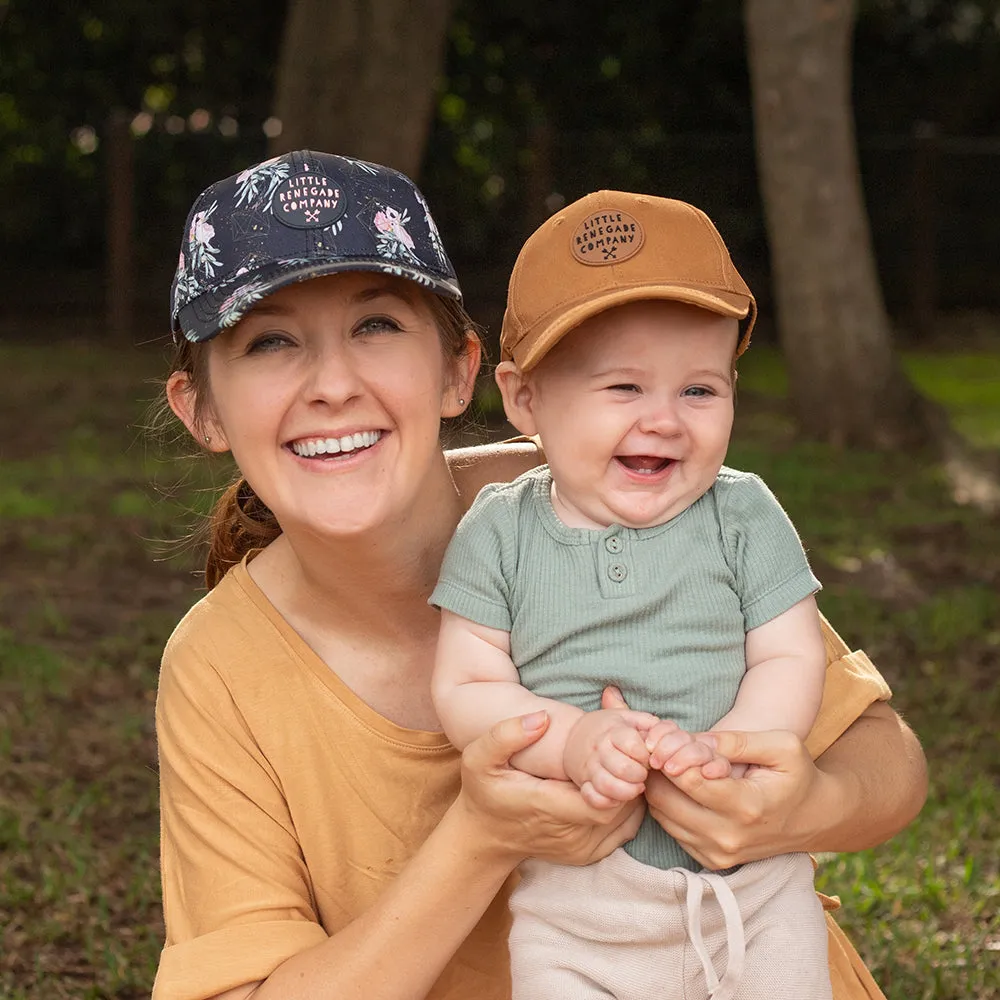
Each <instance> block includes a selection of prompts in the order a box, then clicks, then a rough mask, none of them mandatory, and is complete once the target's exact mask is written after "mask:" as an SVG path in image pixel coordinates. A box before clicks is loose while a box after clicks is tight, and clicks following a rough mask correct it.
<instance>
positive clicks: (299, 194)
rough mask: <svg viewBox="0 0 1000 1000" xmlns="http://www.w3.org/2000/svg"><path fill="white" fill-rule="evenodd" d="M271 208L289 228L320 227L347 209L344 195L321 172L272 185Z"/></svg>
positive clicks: (298, 175) (333, 220) (338, 187)
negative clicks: (275, 185) (276, 185)
mask: <svg viewBox="0 0 1000 1000" xmlns="http://www.w3.org/2000/svg"><path fill="white" fill-rule="evenodd" d="M271 211H272V212H273V213H274V217H275V218H276V219H277V220H278V221H279V222H283V223H284V224H285V225H286V226H291V227H292V229H323V228H325V227H326V226H329V225H331V223H334V222H336V221H337V219H339V218H340V217H341V216H342V215H343V214H344V212H346V211H347V196H346V195H345V194H344V192H343V190H342V189H341V187H340V185H339V184H337V183H336V182H335V181H331V180H330V179H329V178H328V177H324V176H323V174H319V173H316V174H312V173H310V174H296V175H295V176H294V177H289V178H288V180H286V181H283V182H282V183H281V184H279V185H278V187H277V188H275V191H274V194H273V195H272V196H271Z"/></svg>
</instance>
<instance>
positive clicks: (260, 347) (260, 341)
mask: <svg viewBox="0 0 1000 1000" xmlns="http://www.w3.org/2000/svg"><path fill="white" fill-rule="evenodd" d="M289 343H291V341H290V340H289V337H288V335H287V334H284V333H275V332H268V333H262V334H261V335H260V336H259V337H255V338H254V339H253V340H252V341H250V343H249V344H248V345H247V354H260V353H267V352H270V351H278V350H280V349H281V348H282V347H284V346H285V345H287V344H289Z"/></svg>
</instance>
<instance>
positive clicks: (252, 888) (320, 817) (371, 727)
mask: <svg viewBox="0 0 1000 1000" xmlns="http://www.w3.org/2000/svg"><path fill="white" fill-rule="evenodd" d="M827 638H828V651H829V653H830V658H831V661H832V662H831V664H830V667H829V669H828V673H827V689H826V695H825V697H824V701H823V708H822V711H821V713H820V717H819V719H818V721H817V723H816V727H815V729H814V732H813V734H812V735H811V736H810V738H809V741H808V742H809V747H810V749H811V750H812V752H813V753H814V754H818V753H820V752H821V751H822V750H823V749H825V748H826V747H827V746H828V745H829V744H830V743H832V742H833V741H834V740H835V739H836V738H837V737H838V736H839V735H840V734H841V733H842V732H843V731H844V730H845V729H846V728H847V727H848V726H849V725H850V724H851V723H852V722H853V721H854V720H855V719H856V718H857V717H858V716H859V715H860V714H861V713H862V712H863V711H864V710H865V709H866V708H867V707H868V706H869V705H870V704H871V703H872V702H874V701H876V700H878V699H886V698H888V696H889V689H888V687H887V686H886V684H885V682H884V681H883V680H882V678H881V677H880V676H879V674H878V672H877V671H876V670H875V668H874V667H873V666H872V664H871V663H870V661H869V660H868V659H867V657H866V656H865V655H864V654H863V653H850V652H849V651H848V650H847V647H846V646H844V644H843V643H842V642H840V640H839V637H837V636H836V634H835V633H833V632H832V630H831V631H830V632H829V633H828V636H827ZM156 727H157V736H158V740H159V755H160V800H161V831H162V843H161V854H162V878H163V900H164V913H165V919H166V928H167V940H166V946H165V947H164V949H163V954H162V957H161V959H160V967H159V972H158V974H157V978H156V984H155V986H154V988H153V1000H203V998H206V997H211V996H214V995H215V994H217V993H220V992H222V991H224V990H227V989H231V988H233V987H236V986H239V985H242V984H244V983H248V982H252V981H254V980H262V979H266V978H267V977H268V975H270V973H271V972H272V971H273V970H274V969H275V968H276V967H277V966H278V965H280V964H281V963H282V962H283V961H285V960H286V959H287V958H289V957H291V956H292V955H294V954H296V953H298V952H300V951H302V950H304V949H306V948H309V947H312V946H313V945H316V944H318V943H319V942H321V941H323V940H324V939H325V937H326V936H328V935H331V934H334V933H336V932H337V931H338V930H340V929H341V928H343V927H345V926H346V925H347V924H349V923H350V922H351V921H352V920H354V919H355V918H356V917H357V916H358V915H359V914H361V913H363V912H364V911H365V910H366V909H367V908H368V907H369V906H371V905H372V903H373V902H374V900H375V899H376V898H377V897H378V895H379V893H380V892H381V890H382V887H383V886H384V885H385V884H386V883H387V882H388V881H389V880H390V879H392V878H393V877H394V876H395V875H396V874H397V873H398V872H399V871H400V869H401V868H402V867H403V866H404V865H405V864H406V862H407V860H408V858H409V857H410V856H411V854H412V853H413V852H414V850H415V849H416V848H417V847H418V846H419V845H420V844H421V843H422V842H423V840H424V839H425V838H426V837H427V835H428V834H429V832H430V831H431V830H432V829H433V828H434V826H435V825H436V824H437V823H438V821H439V820H440V818H441V816H442V815H443V813H444V811H445V810H446V808H447V807H448V804H449V803H450V802H451V801H452V799H453V798H454V796H455V794H456V793H457V790H458V783H459V757H458V754H457V752H456V751H455V750H454V748H453V747H451V746H450V745H449V744H448V742H447V741H446V740H445V738H444V736H443V734H441V733H428V732H419V731H414V730H409V729H403V728H401V727H400V726H397V725H395V724H394V723H392V722H389V721H388V720H386V719H384V718H382V717H381V716H380V715H378V714H377V713H376V712H375V711H373V710H372V709H371V708H370V707H369V706H368V705H366V704H365V703H364V702H363V701H361V700H360V699H359V698H358V697H357V696H356V695H354V694H353V693H352V692H351V691H350V690H349V689H348V688H347V687H346V686H345V685H344V684H343V683H342V682H341V681H340V680H339V679H338V677H337V675H336V673H334V671H333V670H331V669H330V668H329V667H328V666H327V665H326V664H325V663H324V662H323V661H322V660H321V659H320V658H319V657H318V656H317V655H316V654H315V653H314V652H313V650H312V649H311V648H310V647H309V646H308V645H307V644H306V643H305V642H304V641H303V640H302V639H301V638H300V637H299V636H298V635H297V633H295V632H294V631H293V630H292V628H291V627H290V626H289V625H288V623H287V622H286V621H285V620H284V619H283V618H282V617H281V615H280V614H279V613H278V612H277V610H276V609H275V608H274V607H273V606H272V605H271V603H270V602H269V601H268V599H267V598H266V597H265V596H264V594H263V593H262V592H261V590H260V589H259V588H258V587H257V585H256V584H255V583H254V582H253V580H252V579H251V577H250V574H249V573H248V572H247V569H246V565H245V564H243V565H240V566H236V567H234V568H233V569H232V570H231V571H230V572H229V574H228V575H227V576H226V577H225V579H224V580H223V581H222V582H221V583H220V584H219V585H218V586H217V587H216V588H215V589H214V590H213V591H211V593H209V594H208V595H207V596H206V597H204V598H203V599H202V600H201V601H200V602H199V603H198V604H196V605H195V606H194V607H193V608H192V609H191V611H190V612H188V614H187V615H186V616H185V617H184V619H183V620H182V621H181V623H180V624H179V625H178V626H177V629H176V630H175V631H174V634H173V636H172V637H171V639H170V641H169V643H168V644H167V647H166V650H165V652H164V655H163V666H162V671H161V674H160V687H159V694H158V698H157V704H156ZM507 928H508V919H507V913H506V893H501V894H500V896H498V898H497V899H496V900H495V901H494V903H493V904H492V905H491V906H490V908H489V910H488V911H487V913H486V914H485V916H484V917H483V919H482V921H481V922H480V923H479V925H478V927H477V928H476V929H475V930H474V931H473V933H472V934H471V935H470V936H469V938H468V939H467V940H466V941H465V943H464V944H463V945H462V947H461V948H460V949H459V950H458V952H457V953H456V955H455V956H454V958H453V959H452V961H451V962H450V963H449V964H448V966H447V967H446V969H445V971H444V972H443V973H442V975H441V977H440V979H439V980H438V982H437V983H436V984H435V986H434V989H433V990H432V991H431V993H430V994H429V995H428V996H429V1000H468V998H470V997H476V998H477V1000H508V998H509V996H510V980H509V974H508V959H507V944H506V938H507ZM831 928H832V929H831V952H830V953H831V971H832V975H833V981H834V987H835V988H834V996H835V998H836V1000H848V998H854V997H867V996H880V994H878V992H877V989H875V992H872V989H874V983H872V984H871V987H869V986H868V981H870V977H868V979H867V980H864V982H862V978H863V977H864V976H867V973H865V972H864V969H863V967H859V960H858V959H857V957H856V955H854V953H853V951H851V950H850V946H849V945H846V943H845V942H844V941H843V939H842V937H838V932H837V931H836V928H835V925H833V924H832V921H831ZM838 963H839V964H840V970H839V971H838Z"/></svg>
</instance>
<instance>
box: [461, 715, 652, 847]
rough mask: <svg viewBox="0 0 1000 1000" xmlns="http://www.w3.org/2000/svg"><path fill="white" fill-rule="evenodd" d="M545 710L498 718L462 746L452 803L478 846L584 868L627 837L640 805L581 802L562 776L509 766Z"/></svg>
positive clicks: (536, 732) (535, 735)
mask: <svg viewBox="0 0 1000 1000" xmlns="http://www.w3.org/2000/svg"><path fill="white" fill-rule="evenodd" d="M548 724H549V719H548V715H547V713H545V712H535V713H532V714H531V715H526V716H522V717H519V718H514V719H505V720H504V721H503V722H500V723H498V724H497V725H495V726H494V727H493V728H492V729H491V730H490V731H489V732H488V733H486V734H485V735H484V736H481V737H480V738H479V739H477V740H475V741H474V742H472V743H470V744H469V746H467V747H466V748H465V752H464V753H463V754H462V792H461V794H460V795H459V798H458V800H457V802H456V806H457V807H459V808H461V809H463V810H464V812H465V814H466V816H467V817H468V819H469V821H470V822H471V823H472V824H474V825H475V827H476V833H475V834H474V835H475V836H476V838H477V842H478V843H480V844H482V848H483V850H484V851H488V852H492V853H494V854H495V855H497V856H503V857H506V858H508V859H509V860H510V863H511V867H513V866H514V865H516V864H517V863H519V862H520V861H522V860H524V858H527V857H535V858H542V859H544V860H546V861H553V862H557V863H559V864H570V865H587V864H591V863H593V862H594V861H599V860H600V859H601V858H604V857H606V856H607V855H609V854H610V853H611V852H612V851H613V850H614V849H615V848H616V847H620V846H621V845H622V844H623V843H625V841H627V840H631V839H632V837H634V836H635V834H636V832H637V831H638V829H639V824H640V823H641V822H642V816H643V813H644V812H645V802H644V800H643V799H642V798H641V797H639V798H638V799H636V800H634V801H632V802H628V803H625V804H623V805H621V806H619V807H617V808H614V809H595V808H593V807H592V806H589V805H587V803H586V802H585V801H584V799H583V796H582V795H581V794H580V790H579V789H578V788H577V787H576V785H574V784H573V783H572V782H570V781H554V780H550V779H543V778H535V777H533V776H532V775H530V774H525V773H524V772H522V771H518V770H516V769H515V768H512V767H511V766H510V758H511V757H512V756H513V755H514V754H516V753H517V752H518V751H520V750H523V749H524V748H525V747H527V746H530V745H531V744H532V743H534V742H535V741H536V740H538V739H540V738H541V736H542V735H543V734H544V732H545V730H546V728H547V727H548Z"/></svg>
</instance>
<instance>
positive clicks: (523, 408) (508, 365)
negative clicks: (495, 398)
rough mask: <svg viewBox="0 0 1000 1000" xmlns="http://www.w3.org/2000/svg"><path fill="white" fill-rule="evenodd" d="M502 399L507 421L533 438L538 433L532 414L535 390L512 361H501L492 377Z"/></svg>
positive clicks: (529, 380)
mask: <svg viewBox="0 0 1000 1000" xmlns="http://www.w3.org/2000/svg"><path fill="white" fill-rule="evenodd" d="M493 377H494V378H495V379H496V380H497V386H499V388H500V395H501V396H502V397H503V409H504V413H506V414H507V419H508V420H509V421H510V422H511V423H512V424H513V425H514V426H515V427H516V428H517V429H518V430H519V431H520V432H521V433H522V434H525V435H527V436H528V437H533V436H534V435H536V434H537V433H538V426H537V425H536V423H535V415H534V413H533V412H532V403H533V402H534V399H535V395H536V393H537V389H536V387H535V385H534V384H533V383H532V381H531V379H530V378H529V377H528V376H526V375H525V374H524V372H522V371H521V369H520V368H518V367H517V365H516V364H514V362H513V361H501V362H500V364H498V365H497V368H496V371H495V372H494V376H493Z"/></svg>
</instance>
